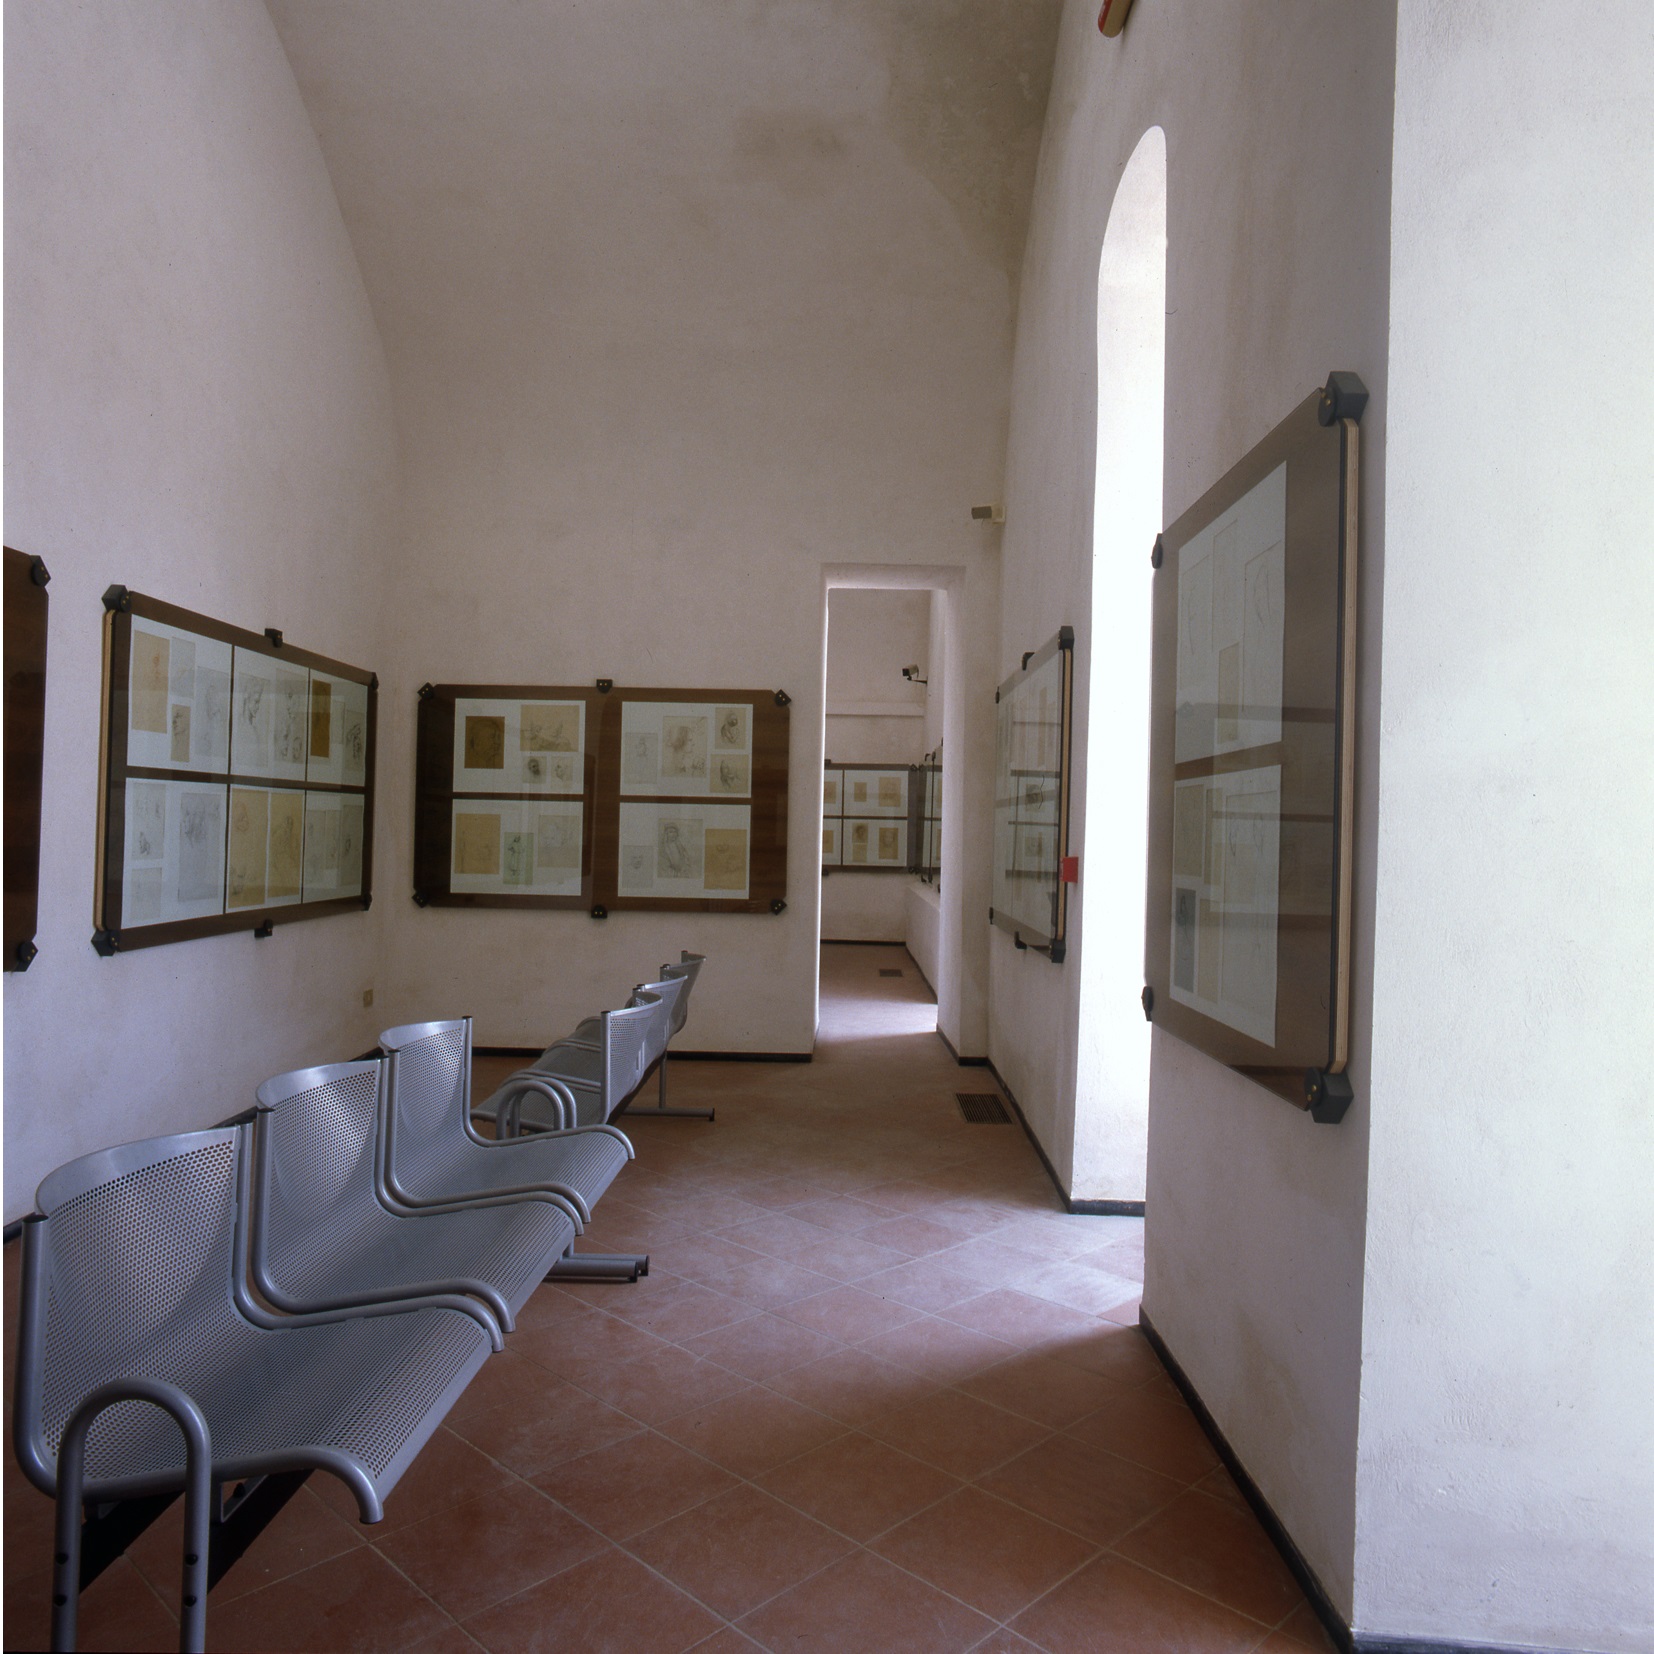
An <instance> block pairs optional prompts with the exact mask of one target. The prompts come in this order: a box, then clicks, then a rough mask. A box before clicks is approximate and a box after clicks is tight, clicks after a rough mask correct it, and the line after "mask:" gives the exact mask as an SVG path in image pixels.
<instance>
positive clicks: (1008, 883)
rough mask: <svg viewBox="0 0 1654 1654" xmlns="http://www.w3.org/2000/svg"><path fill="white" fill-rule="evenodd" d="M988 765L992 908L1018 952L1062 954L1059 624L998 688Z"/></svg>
mask: <svg viewBox="0 0 1654 1654" xmlns="http://www.w3.org/2000/svg"><path fill="white" fill-rule="evenodd" d="M994 698H995V701H996V703H997V708H998V719H997V724H996V743H995V765H994V864H993V907H992V908H991V909H990V911H989V918H990V919H991V920H992V922H993V923H994V924H995V925H997V926H998V927H999V929H1001V930H1005V931H1009V932H1010V933H1011V936H1012V938H1013V940H1014V941H1015V942H1016V944H1017V946H1018V947H1021V948H1032V949H1035V950H1036V951H1038V952H1041V953H1044V954H1046V955H1047V956H1048V957H1049V958H1050V959H1051V961H1052V962H1053V963H1054V964H1060V963H1061V962H1062V960H1063V959H1064V957H1065V956H1066V953H1067V929H1068V886H1067V885H1066V884H1065V883H1064V882H1063V877H1062V863H1063V858H1064V857H1065V856H1067V854H1068V816H1069V810H1068V802H1069V801H1068V787H1069V743H1070V740H1071V738H1072V729H1073V698H1074V631H1073V628H1072V627H1069V626H1064V627H1063V628H1062V629H1061V631H1059V632H1058V634H1057V635H1056V636H1055V637H1054V638H1052V639H1051V641H1050V642H1049V643H1047V644H1046V645H1045V646H1044V648H1042V649H1036V650H1030V651H1029V652H1028V653H1027V654H1026V655H1024V656H1023V657H1022V666H1021V668H1020V669H1019V670H1018V671H1016V672H1013V673H1012V674H1011V675H1010V677H1008V678H1007V679H1006V680H1005V681H1004V683H1002V684H1001V685H1000V686H999V690H998V692H997V693H996V695H995V697H994Z"/></svg>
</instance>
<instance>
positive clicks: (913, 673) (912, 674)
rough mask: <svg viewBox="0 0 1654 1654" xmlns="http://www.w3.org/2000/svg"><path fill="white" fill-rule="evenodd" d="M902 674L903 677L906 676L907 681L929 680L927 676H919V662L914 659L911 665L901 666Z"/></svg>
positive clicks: (924, 681) (926, 681) (922, 681)
mask: <svg viewBox="0 0 1654 1654" xmlns="http://www.w3.org/2000/svg"><path fill="white" fill-rule="evenodd" d="M902 676H903V677H904V678H906V679H907V681H908V682H909V683H929V682H930V679H929V678H921V677H920V676H919V663H918V661H914V663H913V664H912V665H911V666H904V667H903V668H902Z"/></svg>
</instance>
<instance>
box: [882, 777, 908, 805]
mask: <svg viewBox="0 0 1654 1654" xmlns="http://www.w3.org/2000/svg"><path fill="white" fill-rule="evenodd" d="M903 802H904V801H903V798H902V778H901V776H899V775H881V776H880V777H879V808H880V809H881V810H899V809H901V808H902V805H903Z"/></svg>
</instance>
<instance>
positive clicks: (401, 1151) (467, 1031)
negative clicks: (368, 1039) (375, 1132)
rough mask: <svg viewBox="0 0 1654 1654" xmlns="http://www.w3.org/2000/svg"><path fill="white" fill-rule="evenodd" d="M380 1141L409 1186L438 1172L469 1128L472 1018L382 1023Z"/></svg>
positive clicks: (389, 1161)
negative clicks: (384, 1068)
mask: <svg viewBox="0 0 1654 1654" xmlns="http://www.w3.org/2000/svg"><path fill="white" fill-rule="evenodd" d="M379 1049H380V1050H381V1051H383V1052H384V1053H385V1055H386V1057H387V1058H388V1059H389V1060H388V1063H387V1071H386V1075H385V1092H384V1113H383V1118H384V1122H385V1123H384V1127H383V1133H382V1142H383V1144H384V1153H385V1155H386V1158H387V1164H386V1166H385V1167H384V1168H382V1174H383V1173H388V1172H389V1171H390V1168H391V1167H392V1166H394V1168H395V1178H396V1179H398V1180H401V1179H406V1180H407V1182H408V1186H409V1187H414V1186H416V1185H419V1184H421V1183H422V1182H423V1181H425V1180H426V1179H427V1178H428V1177H431V1176H436V1175H437V1174H439V1173H440V1172H441V1171H442V1169H443V1167H444V1166H445V1165H447V1164H448V1162H449V1160H450V1159H451V1158H452V1155H453V1152H454V1144H455V1143H456V1142H457V1141H458V1140H459V1139H461V1138H463V1137H470V1136H472V1135H474V1134H473V1133H472V1130H471V1019H470V1017H456V1018H454V1019H453V1020H452V1021H449V1022H410V1023H406V1024H404V1025H403V1026H402V1027H400V1028H387V1029H386V1030H385V1032H384V1033H382V1034H381V1035H380V1036H379Z"/></svg>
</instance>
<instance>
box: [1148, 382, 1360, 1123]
mask: <svg viewBox="0 0 1654 1654" xmlns="http://www.w3.org/2000/svg"><path fill="white" fill-rule="evenodd" d="M1366 400H1367V395H1366V391H1365V389H1364V388H1363V387H1362V385H1361V382H1360V380H1359V379H1358V378H1356V376H1355V375H1354V374H1344V373H1339V374H1334V375H1333V376H1332V377H1331V379H1329V380H1328V383H1327V386H1326V388H1325V389H1324V390H1321V391H1318V392H1315V393H1313V394H1311V395H1310V396H1308V397H1306V398H1305V399H1304V401H1303V402H1301V403H1300V404H1299V405H1298V406H1297V407H1296V408H1295V409H1294V410H1293V411H1292V412H1291V413H1290V414H1288V415H1287V417H1286V418H1285V419H1284V420H1282V422H1281V423H1280V424H1279V425H1277V426H1276V427H1275V429H1274V430H1273V431H1271V432H1270V433H1269V435H1268V436H1266V437H1265V438H1264V439H1263V441H1262V442H1260V443H1259V444H1258V445H1257V446H1256V447H1255V448H1254V449H1253V450H1252V451H1251V452H1250V453H1249V454H1247V455H1246V456H1245V457H1244V458H1243V459H1242V460H1240V461H1239V463H1238V464H1236V465H1235V466H1234V467H1232V468H1231V470H1230V471H1229V472H1228V473H1227V474H1226V475H1225V476H1223V477H1222V478H1221V479H1220V480H1219V481H1218V482H1216V483H1215V484H1213V486H1212V487H1211V488H1209V489H1208V490H1207V491H1206V493H1204V494H1203V495H1202V496H1201V497H1200V498H1199V499H1198V500H1196V501H1195V503H1194V504H1193V505H1192V506H1190V507H1189V509H1188V510H1187V511H1185V512H1184V513H1183V515H1182V516H1181V517H1179V518H1178V519H1177V521H1176V522H1175V523H1173V524H1172V525H1171V526H1170V527H1169V528H1168V529H1167V530H1166V531H1165V533H1164V534H1163V535H1162V536H1161V538H1160V541H1159V543H1158V544H1157V546H1156V572H1155V576H1154V600H1153V601H1154V665H1153V669H1152V693H1151V713H1150V739H1149V867H1148V892H1147V908H1146V912H1147V918H1146V930H1145V937H1144V960H1145V976H1146V978H1147V981H1146V986H1145V988H1144V991H1143V1004H1144V1010H1145V1012H1146V1013H1147V1014H1148V1015H1149V1016H1150V1017H1151V1018H1152V1020H1153V1021H1154V1022H1155V1023H1157V1024H1158V1025H1159V1026H1160V1027H1162V1028H1164V1029H1165V1030H1166V1031H1167V1032H1168V1033H1172V1034H1175V1035H1176V1036H1177V1037H1178V1038H1179V1039H1182V1040H1186V1041H1187V1042H1188V1043H1189V1044H1191V1045H1194V1046H1197V1047H1199V1048H1200V1049H1201V1050H1203V1051H1205V1052H1206V1053H1207V1054H1208V1055H1210V1056H1212V1057H1215V1058H1216V1059H1217V1060H1218V1061H1219V1062H1222V1063H1224V1064H1226V1065H1227V1066H1228V1067H1230V1068H1232V1069H1234V1070H1235V1071H1236V1072H1237V1073H1239V1074H1244V1075H1245V1076H1246V1077H1247V1078H1248V1079H1250V1080H1252V1081H1254V1082H1255V1083H1257V1084H1258V1085H1260V1086H1263V1087H1265V1088H1266V1089H1268V1090H1270V1091H1272V1092H1274V1093H1276V1094H1277V1095H1278V1096H1281V1097H1284V1098H1286V1099H1287V1100H1288V1101H1290V1102H1292V1103H1295V1104H1296V1105H1297V1106H1298V1107H1300V1108H1304V1109H1307V1110H1309V1111H1310V1113H1311V1114H1312V1115H1313V1116H1314V1117H1315V1118H1316V1119H1318V1120H1325V1121H1334V1120H1337V1119H1339V1118H1341V1117H1342V1115H1343V1112H1344V1110H1345V1108H1347V1107H1348V1105H1349V1101H1350V1095H1351V1094H1350V1085H1349V1081H1348V1080H1347V1078H1346V1077H1345V1066H1346V1063H1347V1061H1348V1056H1349V993H1350V917H1351V880H1352V872H1353V838H1354V775H1355V769H1354V765H1355V624H1356V610H1355V599H1356V551H1357V546H1356V538H1357V523H1358V496H1359V482H1360V473H1359V465H1360V448H1359V436H1360V427H1359V423H1358V421H1359V419H1360V415H1361V411H1362V409H1363V408H1364V406H1365V404H1366Z"/></svg>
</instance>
